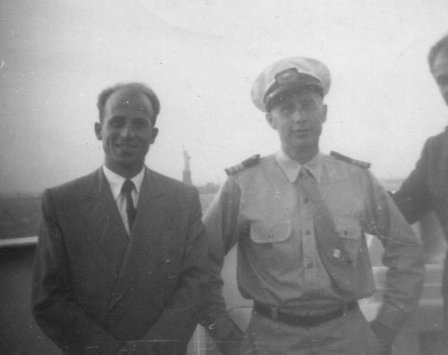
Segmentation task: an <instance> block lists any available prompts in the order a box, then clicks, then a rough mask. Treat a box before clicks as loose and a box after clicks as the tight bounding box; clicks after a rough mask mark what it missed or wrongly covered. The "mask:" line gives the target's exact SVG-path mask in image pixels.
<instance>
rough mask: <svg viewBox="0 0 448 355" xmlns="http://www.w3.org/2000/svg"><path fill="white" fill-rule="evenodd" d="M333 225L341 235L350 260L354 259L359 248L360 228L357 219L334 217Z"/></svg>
mask: <svg viewBox="0 0 448 355" xmlns="http://www.w3.org/2000/svg"><path fill="white" fill-rule="evenodd" d="M335 227H336V231H337V232H338V234H339V236H340V237H341V239H342V241H343V243H344V246H345V248H346V250H347V252H348V257H349V258H350V260H351V261H355V260H356V259H357V257H358V254H359V250H360V248H361V240H362V229H361V225H360V224H359V221H358V220H355V219H353V218H335Z"/></svg>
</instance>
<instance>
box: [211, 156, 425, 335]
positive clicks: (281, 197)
mask: <svg viewBox="0 0 448 355" xmlns="http://www.w3.org/2000/svg"><path fill="white" fill-rule="evenodd" d="M301 168H303V167H302V166H300V164H298V163H296V162H294V161H293V160H291V159H289V158H288V157H287V156H286V154H284V153H283V152H280V153H277V154H273V155H269V156H267V157H264V158H262V159H260V161H259V162H258V163H257V164H255V165H253V166H251V167H248V168H246V169H243V170H241V171H240V172H237V173H235V174H233V175H231V176H229V179H228V180H227V181H226V183H225V184H224V185H223V187H222V188H221V190H220V192H219V193H218V194H217V196H216V197H215V200H214V201H213V202H212V204H211V205H210V207H209V209H208V211H207V212H206V214H205V216H204V224H205V226H206V229H207V232H208V235H209V239H210V250H211V253H210V260H211V263H210V268H211V271H212V273H213V274H215V275H219V273H220V271H221V266H222V262H223V258H224V255H225V254H226V252H227V251H228V250H230V248H231V247H232V246H233V245H234V244H235V243H236V242H238V261H237V278H238V286H239V289H240V292H241V294H242V295H243V296H244V297H246V298H249V299H253V300H254V301H256V302H259V303H262V304H265V305H269V306H272V307H277V308H278V309H279V310H281V311H284V312H289V313H296V314H306V313H308V314H317V313H321V312H327V311H331V310H332V309H335V308H337V307H340V306H341V305H342V304H345V303H348V302H351V301H354V300H357V299H361V298H364V297H368V296H370V295H371V294H372V293H373V292H374V290H375V285H374V279H373V274H372V269H371V265H370V260H369V254H368V250H367V243H366V237H365V236H366V234H375V235H377V236H378V237H379V238H381V239H383V240H387V242H385V244H384V245H385V247H386V250H385V255H384V259H383V262H384V264H385V266H386V267H388V268H389V269H388V272H387V274H386V275H387V276H386V281H385V284H386V287H385V290H386V291H385V296H384V302H383V305H382V307H381V309H380V311H379V319H380V320H381V321H382V323H383V324H385V325H387V326H390V327H391V328H393V329H398V327H399V326H401V324H402V322H403V321H404V319H405V318H406V317H407V315H408V314H409V313H408V312H409V311H410V310H413V309H414V308H415V306H416V302H417V300H418V295H419V292H420V290H421V284H422V280H423V266H422V265H423V264H422V261H423V259H422V250H421V244H420V242H419V240H418V238H417V237H416V236H415V235H414V233H413V232H412V229H411V228H410V226H409V225H408V224H407V223H406V221H405V220H404V218H403V216H402V215H401V214H400V212H399V211H398V209H397V207H396V206H395V204H393V202H392V201H391V199H390V197H389V195H388V194H387V193H386V192H385V191H384V189H383V188H382V187H381V186H380V185H379V183H378V182H377V181H376V179H375V178H374V177H373V176H372V175H371V174H370V172H369V171H368V170H366V169H363V168H361V167H358V166H356V165H353V164H350V163H347V162H344V161H341V160H338V159H336V158H334V157H331V156H328V155H324V154H318V155H316V156H315V157H314V158H313V159H312V160H311V161H310V162H308V163H307V164H305V165H304V168H306V169H307V170H308V171H309V172H310V174H311V175H312V177H313V178H315V179H316V181H317V187H318V189H319V192H320V195H321V197H322V198H323V201H324V203H325V204H326V207H327V208H328V210H329V213H330V214H331V216H332V218H333V220H334V228H335V232H336V233H337V234H338V235H339V237H340V238H341V241H342V242H343V245H344V246H345V249H346V251H347V255H348V258H349V260H350V263H351V265H352V266H351V267H355V265H356V268H355V271H356V273H355V275H353V277H354V278H353V279H352V280H351V281H349V284H350V285H351V287H349V288H350V290H343V289H340V288H338V287H335V284H334V280H333V279H332V277H334V274H336V269H331V265H332V263H333V260H328V261H327V262H326V263H327V264H328V265H329V267H330V269H329V270H327V268H326V267H324V266H323V259H322V257H323V256H322V255H323V254H321V253H320V252H321V251H319V250H318V247H317V244H316V236H315V228H314V223H313V218H312V217H313V215H312V206H310V207H309V206H308V205H310V204H311V203H312V202H311V201H306V196H305V194H304V193H303V191H301V188H300V181H299V180H300V178H298V175H299V172H300V169H301ZM309 178H311V177H309ZM324 239H325V238H324ZM339 257H340V252H339V253H338V250H335V251H334V253H332V256H331V258H335V259H338V258H339ZM335 262H337V261H335ZM351 267H350V268H351ZM350 270H351V269H350ZM330 275H333V276H332V277H330ZM213 298H214V299H215V300H216V307H217V308H218V307H220V306H219V304H221V305H222V304H223V300H222V298H220V296H219V295H218V294H215V295H214V297H213ZM217 313H218V312H217Z"/></svg>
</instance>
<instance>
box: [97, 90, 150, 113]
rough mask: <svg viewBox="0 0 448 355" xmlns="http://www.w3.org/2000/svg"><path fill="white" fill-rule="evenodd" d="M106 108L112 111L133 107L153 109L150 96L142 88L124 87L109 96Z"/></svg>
mask: <svg viewBox="0 0 448 355" xmlns="http://www.w3.org/2000/svg"><path fill="white" fill-rule="evenodd" d="M106 109H109V110H112V111H114V110H120V109H132V110H138V111H142V112H148V111H151V112H152V111H153V107H152V103H151V101H150V100H149V98H148V97H147V96H146V95H145V94H144V93H143V92H142V91H141V90H138V89H135V88H122V89H119V90H117V91H115V92H114V93H113V94H112V95H111V96H110V97H109V98H108V100H107V102H106Z"/></svg>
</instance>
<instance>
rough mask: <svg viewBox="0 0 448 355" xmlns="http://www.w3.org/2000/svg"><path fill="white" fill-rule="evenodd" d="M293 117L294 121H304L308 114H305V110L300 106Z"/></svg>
mask: <svg viewBox="0 0 448 355" xmlns="http://www.w3.org/2000/svg"><path fill="white" fill-rule="evenodd" d="M292 119H293V121H294V122H302V121H305V120H306V115H304V113H303V111H302V110H301V109H300V108H296V109H295V110H294V113H293V115H292Z"/></svg>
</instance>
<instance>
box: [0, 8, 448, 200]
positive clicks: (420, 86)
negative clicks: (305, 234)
mask: <svg viewBox="0 0 448 355" xmlns="http://www.w3.org/2000/svg"><path fill="white" fill-rule="evenodd" d="M447 31H448V2H447V1H446V0H393V1H391V0H378V1H373V0H370V1H368V0H364V1H361V0H345V1H343V0H342V1H341V0H338V1H327V0H309V1H305V0H278V1H267V0H266V1H260V0H259V1H255V0H245V1H242V0H225V1H224V0H220V1H212V0H189V1H174V0H116V1H106V0H95V1H92V0H72V1H62V0H59V1H56V0H54V1H51V0H40V1H35V0H0V135H1V137H0V169H1V171H0V193H8V192H14V191H20V192H33V193H39V192H41V191H42V190H43V189H45V188H47V187H50V186H54V185H56V184H59V183H62V182H65V181H67V180H70V179H73V178H75V177H78V176H81V175H84V174H86V173H89V172H90V171H92V170H93V169H95V168H97V167H98V166H100V164H101V162H102V159H103V153H102V149H101V144H100V142H98V141H97V140H96V138H95V136H94V131H93V124H94V122H95V120H96V119H97V111H96V107H95V103H96V96H97V95H98V93H99V92H100V90H102V89H103V88H104V87H105V86H109V85H111V84H114V83H116V82H120V81H130V80H137V81H142V82H145V83H148V84H149V85H150V86H151V87H153V89H154V90H155V91H156V92H157V94H158V95H159V97H160V100H161V104H162V111H161V115H160V117H159V123H158V125H159V128H160V134H159V136H158V138H157V141H156V143H155V145H154V146H153V147H151V151H150V154H149V156H148V158H147V164H148V165H149V166H150V167H152V168H154V169H155V170H158V171H159V172H161V173H164V174H167V175H169V176H172V177H175V178H178V179H180V178H181V176H182V175H181V174H182V168H183V160H182V159H183V158H182V147H184V148H185V149H187V150H188V152H189V154H190V155H191V157H192V158H191V167H192V174H193V180H194V182H195V183H197V184H203V183H205V182H207V181H213V182H218V181H221V182H222V181H223V179H224V178H225V176H224V173H223V169H224V168H225V167H228V166H231V165H234V164H236V163H238V162H240V161H241V160H243V159H245V158H247V157H249V156H251V155H253V154H256V153H259V154H262V155H265V154H269V153H271V152H274V151H276V150H277V149H278V148H279V143H278V138H277V134H276V132H275V131H273V130H272V129H271V128H269V126H268V125H267V123H266V122H265V119H264V115H263V113H262V112H260V111H258V110H257V109H256V108H255V106H254V105H253V104H252V102H251V100H250V87H251V85H252V82H253V80H254V79H255V77H256V76H257V75H258V74H259V72H260V71H261V70H262V69H263V68H264V67H266V66H267V65H269V64H270V63H272V62H273V61H276V60H278V59H280V58H282V57H286V56H295V55H301V56H311V57H315V58H317V59H320V60H321V61H323V62H324V63H326V64H327V65H328V67H329V68H330V71H331V73H332V77H333V83H332V88H331V90H330V93H329V95H328V96H327V99H326V101H327V104H328V107H329V112H328V121H327V122H326V124H325V126H324V133H323V137H322V144H321V147H322V151H323V152H329V151H330V150H336V151H338V152H341V153H343V154H345V155H349V156H351V157H353V158H356V159H360V160H365V161H370V162H372V171H373V172H374V174H375V175H377V176H378V177H381V178H391V177H396V178H400V177H404V176H406V175H407V174H408V173H409V172H410V170H411V169H412V168H413V166H414V164H415V161H416V159H417V158H418V156H419V154H420V150H421V148H422V145H423V143H424V140H425V139H426V138H427V137H429V136H431V135H434V134H437V133H438V132H440V131H441V130H442V129H444V127H445V126H446V125H447V123H448V109H447V107H446V106H445V104H444V103H443V101H442V99H441V97H440V95H439V93H438V90H437V87H436V86H435V83H434V82H433V79H432V77H431V76H430V73H429V71H428V65H427V61H426V56H427V52H428V49H429V48H430V46H431V45H432V44H433V43H434V42H435V41H436V40H438V39H439V38H440V37H441V36H442V35H443V34H444V33H446V32H447Z"/></svg>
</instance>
